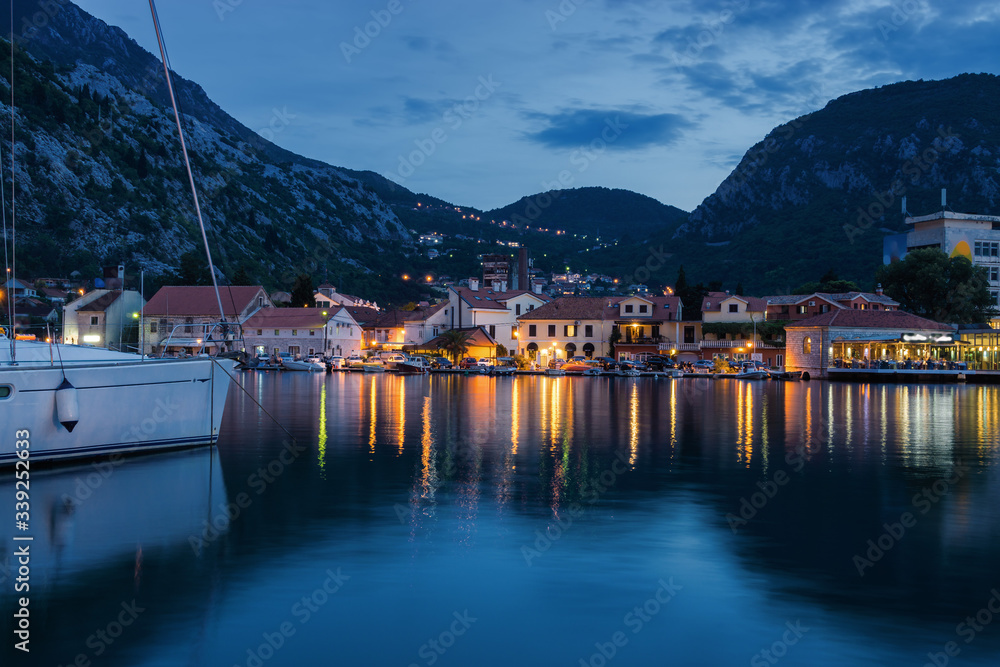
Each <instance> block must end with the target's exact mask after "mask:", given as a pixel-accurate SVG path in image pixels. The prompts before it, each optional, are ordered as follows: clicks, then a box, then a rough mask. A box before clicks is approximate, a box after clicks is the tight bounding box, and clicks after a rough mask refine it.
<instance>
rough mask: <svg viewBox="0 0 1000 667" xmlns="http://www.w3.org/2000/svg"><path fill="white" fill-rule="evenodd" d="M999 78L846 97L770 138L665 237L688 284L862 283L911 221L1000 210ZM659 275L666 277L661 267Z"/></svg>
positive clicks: (758, 287) (753, 288)
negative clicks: (827, 276) (943, 200)
mask: <svg viewBox="0 0 1000 667" xmlns="http://www.w3.org/2000/svg"><path fill="white" fill-rule="evenodd" d="M997 99H1000V78H998V77H996V76H994V75H990V74H963V75H960V76H956V77H954V78H951V79H947V80H943V81H907V82H903V83H897V84H892V85H888V86H883V87H881V88H875V89H871V90H864V91H860V92H856V93H851V94H849V95H845V96H843V97H840V98H837V99H835V100H832V101H831V102H829V103H828V104H827V105H826V107H824V108H823V109H821V110H819V111H816V112H814V113H811V114H808V115H805V116H802V117H800V118H796V119H795V120H793V121H791V122H789V123H786V124H783V125H780V126H778V127H776V128H775V129H774V130H772V131H771V132H770V133H769V134H768V135H767V136H766V137H765V138H764V139H762V140H761V141H760V142H758V143H757V144H755V145H754V146H753V147H752V148H751V149H750V150H749V151H747V153H746V154H745V155H744V157H743V159H742V160H741V161H740V163H739V165H737V167H736V168H735V169H734V170H733V172H732V173H731V174H730V175H729V177H728V178H726V180H725V181H724V182H723V183H722V184H721V185H720V186H719V188H718V189H717V190H716V192H715V193H714V194H712V195H711V196H709V197H708V198H707V199H705V201H704V202H703V203H702V204H701V205H700V206H698V207H697V208H696V209H695V210H694V211H693V212H692V213H691V216H690V217H689V219H688V220H687V222H685V223H684V224H682V225H680V226H679V227H678V228H677V229H676V230H675V231H674V232H673V233H672V234H671V235H670V236H669V237H667V236H666V235H663V236H660V237H658V238H657V239H656V240H657V241H660V242H666V243H668V244H670V246H671V248H672V249H673V251H674V252H675V256H676V264H679V263H681V262H684V263H685V264H686V267H685V268H686V269H687V272H688V276H689V278H694V279H705V280H711V279H720V280H724V281H726V283H727V285H730V284H735V283H736V282H737V281H743V283H744V285H745V287H746V288H747V290H748V291H750V292H756V293H760V292H774V291H778V290H786V289H789V288H791V287H794V286H795V285H797V284H800V283H803V282H806V281H808V280H816V279H817V278H818V277H819V275H820V274H821V273H823V272H824V271H826V270H827V269H829V268H835V269H836V271H837V273H838V274H839V275H840V277H842V278H847V279H851V280H855V281H858V282H859V283H861V284H863V285H870V284H871V282H872V280H873V277H874V272H875V269H876V268H877V267H878V266H879V265H880V264H881V263H882V237H883V236H884V235H885V234H887V233H896V232H900V231H904V227H903V216H902V214H901V201H900V200H901V197H902V196H903V195H905V196H906V197H907V208H908V210H909V212H910V213H911V214H914V215H921V214H926V213H931V212H934V211H938V210H940V208H941V206H940V190H941V188H947V190H948V206H949V208H950V209H952V210H957V211H965V212H971V213H983V214H993V215H996V214H997V213H998V212H1000V177H998V173H997V172H998V166H1000V151H998V149H997V145H996V137H997V136H1000V111H998V109H997V106H996V100H997ZM668 270H670V271H676V265H675V264H672V265H671V266H670V267H669V268H668Z"/></svg>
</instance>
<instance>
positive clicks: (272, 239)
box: [0, 1, 410, 291]
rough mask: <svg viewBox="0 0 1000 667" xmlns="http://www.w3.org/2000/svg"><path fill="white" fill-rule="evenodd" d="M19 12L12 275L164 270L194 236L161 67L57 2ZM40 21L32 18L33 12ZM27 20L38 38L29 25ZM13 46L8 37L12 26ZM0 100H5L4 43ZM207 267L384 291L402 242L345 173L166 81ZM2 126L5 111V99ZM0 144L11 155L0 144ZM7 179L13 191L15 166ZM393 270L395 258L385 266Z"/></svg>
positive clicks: (393, 222)
mask: <svg viewBox="0 0 1000 667" xmlns="http://www.w3.org/2000/svg"><path fill="white" fill-rule="evenodd" d="M45 4H46V3H31V2H23V1H21V2H16V3H15V9H16V14H15V17H14V26H15V36H14V39H15V42H16V44H17V45H18V46H19V47H21V48H19V49H17V50H16V55H15V63H14V64H15V68H14V69H15V71H14V86H15V106H16V113H17V122H16V127H15V137H16V139H15V144H16V146H15V147H16V156H17V160H16V166H15V170H16V172H15V173H16V186H17V187H16V193H17V224H18V244H19V253H18V257H19V262H18V263H19V267H18V268H19V272H21V274H22V275H32V274H36V275H38V274H62V275H65V274H68V273H70V272H71V271H73V270H80V271H81V272H82V273H84V275H95V274H96V271H97V268H98V267H99V266H100V265H101V264H117V263H119V262H121V261H124V262H125V263H126V264H127V265H129V268H130V270H131V271H134V270H135V269H136V268H137V266H140V265H141V266H144V267H145V268H146V270H147V272H149V273H150V274H151V275H155V274H168V273H169V272H170V271H172V270H173V269H175V268H176V267H178V266H179V260H180V257H181V256H182V255H183V254H184V253H185V252H188V251H200V247H201V237H200V231H199V230H198V227H197V221H196V217H195V214H194V207H193V203H192V197H191V193H190V189H189V186H188V177H187V173H186V171H185V169H184V166H183V162H182V157H181V151H180V144H179V140H178V138H177V128H176V124H175V121H174V118H173V110H172V108H171V107H170V106H169V99H168V97H167V92H166V82H165V79H164V76H163V70H162V66H161V65H160V62H159V60H158V59H156V58H154V57H153V56H152V55H151V54H149V53H148V52H146V51H144V50H143V49H142V48H141V47H139V46H138V44H136V43H135V42H134V41H133V40H131V39H130V38H129V37H128V36H127V35H126V34H125V33H124V32H123V31H121V30H120V29H118V28H114V27H111V26H108V25H107V24H105V23H103V22H102V21H99V20H97V19H95V18H94V17H92V16H90V15H89V14H87V13H86V12H84V11H83V10H81V9H80V8H79V7H76V6H75V5H73V4H71V3H69V2H68V1H67V2H61V3H47V5H49V7H48V8H46V7H43V6H42V5H45ZM40 8H41V9H43V10H44V11H39V9H40ZM28 20H30V21H34V25H35V26H41V27H30V28H29V29H25V26H28V25H30V24H28V23H25V21H28ZM7 30H8V32H7V34H10V32H9V25H8V26H7ZM0 51H2V54H0V70H2V73H0V77H2V78H0V89H2V91H0V92H2V99H3V100H10V87H9V86H10V81H9V77H10V71H11V62H10V54H9V47H8V46H7V45H5V46H3V48H0ZM173 83H174V87H175V90H176V92H177V97H178V101H179V105H180V108H181V111H182V119H183V124H184V127H185V135H186V139H187V143H188V148H189V152H190V155H191V162H192V166H193V169H194V178H195V182H196V184H197V185H198V190H199V198H200V203H201V207H202V211H203V216H204V219H205V221H206V223H207V225H208V227H209V241H210V242H211V244H212V247H213V251H214V255H215V261H216V265H217V267H218V268H219V269H220V271H221V272H222V273H223V274H226V275H233V274H234V273H235V272H237V271H238V270H239V268H241V267H244V268H245V269H246V270H247V271H248V272H249V274H250V276H251V277H252V278H253V279H254V280H257V281H263V282H264V283H265V284H269V285H271V286H278V285H286V286H289V285H291V283H292V282H293V280H294V278H295V275H297V274H298V273H299V272H312V273H313V274H318V276H319V278H320V279H322V277H323V273H324V272H327V271H328V272H330V273H331V274H333V275H335V276H336V275H340V276H343V275H344V274H345V273H346V274H347V275H349V276H353V277H354V283H353V284H351V286H350V288H351V289H352V290H359V291H360V290H361V289H362V287H363V286H365V285H374V286H378V285H379V283H381V282H383V281H379V280H378V276H377V272H376V269H375V267H377V266H378V265H379V264H380V263H381V262H382V260H381V258H382V255H383V254H384V253H385V251H384V249H383V248H382V245H383V244H384V243H386V242H391V241H408V240H409V239H410V234H409V232H408V231H407V230H406V228H405V227H404V226H403V225H402V224H401V223H400V221H399V219H398V218H397V216H396V215H395V214H394V213H393V212H392V210H391V209H390V208H389V206H388V205H387V204H386V203H385V202H383V201H382V200H381V199H380V198H379V197H378V195H377V194H375V192H373V191H372V190H371V189H369V188H367V187H366V186H365V185H364V184H363V183H362V182H361V181H359V180H357V179H356V178H354V177H352V176H351V175H350V174H348V173H347V172H346V171H344V170H341V169H337V168H336V167H331V166H329V165H326V164H324V163H321V162H318V161H315V160H309V159H306V158H303V157H300V156H298V155H295V154H294V153H291V152H289V151H286V150H284V149H281V148H279V147H278V146H275V145H274V144H272V143H270V142H268V141H265V140H264V139H262V138H261V137H260V136H258V135H257V134H255V133H254V132H252V131H251V130H249V129H248V128H247V127H245V126H244V125H242V124H241V123H239V122H238V121H236V120H235V119H234V118H232V117H231V116H229V115H228V114H226V113H225V112H224V111H223V110H222V109H221V108H219V107H218V105H216V104H215V103H214V102H212V101H211V100H210V99H209V98H208V96H207V95H206V94H205V92H204V90H203V89H202V88H201V87H200V86H198V85H197V84H195V83H192V82H190V81H187V80H185V79H183V78H182V77H179V76H177V75H176V74H174V75H173ZM0 117H3V118H9V117H10V107H9V106H7V105H6V103H0ZM0 134H3V135H4V138H3V140H2V141H0V148H2V149H3V151H4V155H5V156H6V155H10V152H9V151H10V139H9V133H0ZM3 177H4V179H5V181H7V187H8V190H7V191H8V192H10V190H9V178H10V171H9V169H4V172H3ZM386 261H387V262H390V263H391V260H386Z"/></svg>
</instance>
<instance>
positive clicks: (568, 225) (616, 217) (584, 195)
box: [483, 187, 688, 243]
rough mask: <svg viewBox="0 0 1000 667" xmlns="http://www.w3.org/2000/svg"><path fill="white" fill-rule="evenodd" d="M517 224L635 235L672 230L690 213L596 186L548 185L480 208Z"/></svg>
mask: <svg viewBox="0 0 1000 667" xmlns="http://www.w3.org/2000/svg"><path fill="white" fill-rule="evenodd" d="M483 215H484V216H486V217H489V218H491V219H495V220H509V221H510V222H512V223H513V224H515V225H517V226H518V227H523V226H524V227H533V228H536V229H537V228H542V229H552V230H566V231H567V232H568V233H570V234H578V235H581V236H582V235H588V236H590V237H591V238H593V237H597V236H600V237H602V238H606V239H620V240H621V239H624V240H625V242H626V243H627V242H630V241H629V239H631V240H633V241H638V240H639V239H642V238H644V237H646V236H648V235H649V234H651V233H656V232H663V231H664V230H667V229H669V230H671V231H672V230H673V229H674V228H675V227H676V226H677V225H679V224H680V223H681V222H683V221H684V220H685V219H686V218H687V216H688V214H687V212H686V211H682V210H681V209H679V208H676V207H673V206H668V205H666V204H662V203H660V202H658V201H657V200H655V199H653V198H652V197H647V196H645V195H641V194H638V193H635V192H631V191H629V190H619V189H614V190H612V189H609V188H600V187H590V188H576V189H572V190H552V191H550V192H541V193H539V194H536V195H532V196H530V197H522V198H521V199H519V200H517V201H516V202H514V203H513V204H508V205H507V206H504V207H503V208H498V209H494V210H492V211H487V212H486V213H484V214H483Z"/></svg>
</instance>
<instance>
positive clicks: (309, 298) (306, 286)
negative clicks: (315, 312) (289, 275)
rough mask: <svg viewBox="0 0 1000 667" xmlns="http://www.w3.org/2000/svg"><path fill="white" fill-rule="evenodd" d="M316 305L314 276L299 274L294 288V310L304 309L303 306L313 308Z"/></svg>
mask: <svg viewBox="0 0 1000 667" xmlns="http://www.w3.org/2000/svg"><path fill="white" fill-rule="evenodd" d="M315 305H316V300H315V299H314V298H313V279H312V276H310V275H306V274H304V273H302V274H299V276H298V277H297V278H296V279H295V286H294V287H293V288H292V308H302V307H303V306H308V307H309V308H312V307H314V306H315Z"/></svg>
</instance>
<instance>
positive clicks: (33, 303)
mask: <svg viewBox="0 0 1000 667" xmlns="http://www.w3.org/2000/svg"><path fill="white" fill-rule="evenodd" d="M33 319H38V320H45V321H46V322H47V323H48V324H57V323H58V322H59V309H58V308H56V307H54V306H53V305H52V304H49V303H45V302H44V301H42V300H40V299H34V298H31V297H25V298H22V299H17V298H15V299H14V320H15V321H16V322H17V323H18V325H19V326H18V328H19V329H22V330H23V329H24V328H26V327H30V326H31V321H32V320H33ZM34 333H35V334H36V335H37V334H38V331H34Z"/></svg>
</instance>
